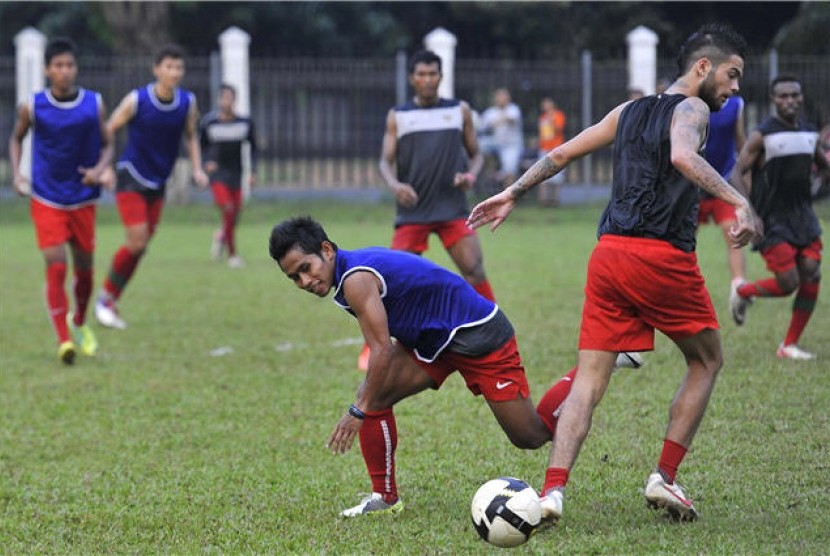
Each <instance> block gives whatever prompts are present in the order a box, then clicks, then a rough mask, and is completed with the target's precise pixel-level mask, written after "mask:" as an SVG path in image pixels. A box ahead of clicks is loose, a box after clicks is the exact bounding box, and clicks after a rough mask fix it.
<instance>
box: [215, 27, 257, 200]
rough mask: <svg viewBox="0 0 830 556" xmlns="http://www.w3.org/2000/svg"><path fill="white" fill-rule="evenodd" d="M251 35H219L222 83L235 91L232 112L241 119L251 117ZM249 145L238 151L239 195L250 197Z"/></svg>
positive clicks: (233, 29) (231, 31)
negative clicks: (240, 159)
mask: <svg viewBox="0 0 830 556" xmlns="http://www.w3.org/2000/svg"><path fill="white" fill-rule="evenodd" d="M250 44H251V35H249V34H248V33H246V32H245V31H243V30H242V29H240V28H239V27H235V26H234V27H228V28H227V29H225V31H223V32H222V34H220V35H219V48H220V49H221V58H222V82H223V83H227V84H228V85H232V86H233V87H234V88H235V89H236V111H237V113H238V114H240V115H241V116H250V115H251V69H250V55H249V52H248V47H249V46H250ZM251 170H252V169H251V146H250V145H249V144H247V143H246V144H245V145H244V146H243V151H242V196H243V198H244V199H246V200H247V199H248V197H249V196H250V194H251V187H250V183H249V177H250V175H251Z"/></svg>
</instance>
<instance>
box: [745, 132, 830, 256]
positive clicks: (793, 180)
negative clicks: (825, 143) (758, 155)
mask: <svg viewBox="0 0 830 556" xmlns="http://www.w3.org/2000/svg"><path fill="white" fill-rule="evenodd" d="M758 131H759V132H760V133H761V135H762V136H763V138H764V164H763V168H762V169H761V170H760V171H757V170H756V171H754V172H753V173H752V190H751V192H750V201H752V206H753V207H754V208H755V211H756V212H757V213H758V215H759V216H760V217H761V219H762V220H763V221H764V237H763V239H762V241H761V243H760V244H759V245H758V246H756V247H757V248H758V249H760V250H764V249H766V248H768V247H771V246H773V245H775V244H776V243H781V242H786V243H790V244H792V245H796V246H799V247H804V246H806V245H809V244H810V243H812V242H813V241H815V240H816V239H817V238H818V237H819V236H820V235H821V226H820V225H819V222H818V219H817V218H816V214H815V212H813V205H812V197H811V195H810V185H811V183H810V176H811V171H812V164H813V157H814V156H815V152H816V144H817V142H818V132H817V131H816V130H815V128H813V127H811V126H810V125H808V124H806V123H804V122H799V123H798V124H797V125H796V127H795V128H793V127H790V126H788V125H786V124H785V123H784V122H782V121H781V120H779V119H778V118H776V117H770V118H768V119H767V120H766V121H764V122H763V123H762V124H761V125H760V126H758Z"/></svg>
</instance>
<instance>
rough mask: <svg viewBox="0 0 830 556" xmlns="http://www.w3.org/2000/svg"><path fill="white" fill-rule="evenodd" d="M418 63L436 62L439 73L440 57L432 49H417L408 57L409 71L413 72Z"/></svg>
mask: <svg viewBox="0 0 830 556" xmlns="http://www.w3.org/2000/svg"><path fill="white" fill-rule="evenodd" d="M418 64H438V73H441V57H440V56H439V55H438V54H436V53H435V52H433V51H432V50H419V51H418V52H416V53H415V54H413V55H412V57H411V58H410V59H409V73H410V74H413V73H415V66H416V65H418Z"/></svg>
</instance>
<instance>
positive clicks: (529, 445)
mask: <svg viewBox="0 0 830 556" xmlns="http://www.w3.org/2000/svg"><path fill="white" fill-rule="evenodd" d="M541 429H544V431H543V430H541ZM541 429H540V430H538V431H536V430H535V429H534V430H532V431H531V430H528V431H523V432H521V433H518V434H517V433H515V432H513V433H508V434H507V437H508V438H509V439H510V443H511V444H513V446H515V447H516V448H519V449H520V450H537V449H539V448H541V447H542V446H544V445H545V443H546V442H548V441H549V440H550V433H549V432H548V431H547V429H546V428H545V427H544V425H542V427H541Z"/></svg>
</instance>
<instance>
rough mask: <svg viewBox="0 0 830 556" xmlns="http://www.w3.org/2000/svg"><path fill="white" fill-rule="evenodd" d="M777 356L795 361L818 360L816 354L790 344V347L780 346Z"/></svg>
mask: <svg viewBox="0 0 830 556" xmlns="http://www.w3.org/2000/svg"><path fill="white" fill-rule="evenodd" d="M776 355H777V356H778V357H780V358H781V359H793V360H796V361H812V360H813V359H815V358H816V354H815V353H810V352H809V351H805V350H803V349H801V348H800V347H798V346H797V345H795V344H790V345H788V346H785V345H784V344H781V345H780V346H778V351H777V352H776Z"/></svg>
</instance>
